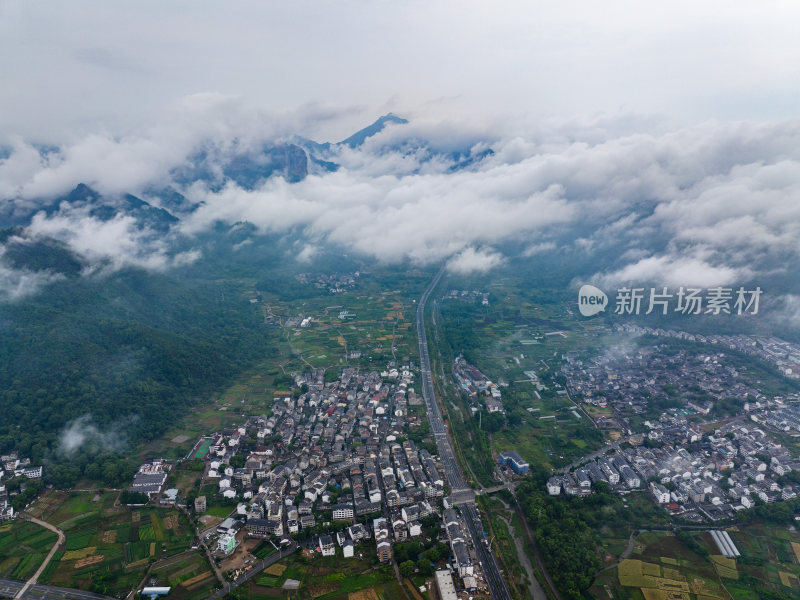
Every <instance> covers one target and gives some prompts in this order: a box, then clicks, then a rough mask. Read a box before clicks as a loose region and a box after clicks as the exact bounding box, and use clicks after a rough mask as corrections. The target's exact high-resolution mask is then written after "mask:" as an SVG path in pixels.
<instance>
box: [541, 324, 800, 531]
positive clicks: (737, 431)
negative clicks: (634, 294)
mask: <svg viewBox="0 0 800 600" xmlns="http://www.w3.org/2000/svg"><path fill="white" fill-rule="evenodd" d="M617 330H618V331H622V332H625V333H629V334H635V335H642V334H650V335H654V336H666V337H673V338H678V339H686V340H688V341H700V342H705V343H713V344H717V345H718V346H720V351H719V352H713V353H705V352H697V353H694V352H688V351H687V350H685V349H679V350H672V351H669V352H663V353H662V352H660V351H659V348H658V347H654V346H627V345H626V346H619V347H613V348H610V349H609V350H607V351H606V352H604V353H603V354H602V355H600V356H596V357H594V358H591V359H588V360H580V359H579V358H578V356H577V354H575V353H570V354H567V355H565V356H564V357H563V358H564V364H563V366H562V368H561V371H562V374H563V375H564V376H565V377H566V389H567V391H568V393H569V394H570V395H571V397H572V399H573V400H575V401H578V402H582V403H583V404H584V406H585V408H586V410H587V413H588V414H591V416H592V418H593V420H594V422H595V424H596V426H597V427H599V428H601V429H605V430H608V431H609V433H610V434H611V438H612V439H615V440H616V442H615V443H614V444H612V446H611V447H610V449H609V450H608V451H607V452H606V453H605V454H602V455H600V456H596V455H595V456H593V457H591V458H590V459H589V460H586V461H584V462H583V464H581V465H580V466H578V468H576V469H575V470H574V471H573V472H567V473H563V474H557V475H554V476H552V477H551V478H550V479H549V480H548V482H547V491H548V493H549V494H551V495H558V494H561V493H564V494H568V495H582V494H590V493H592V490H593V488H594V487H595V486H596V484H597V483H598V482H604V483H605V484H607V485H608V486H609V487H610V489H611V490H612V491H615V492H618V493H621V494H626V493H628V492H630V491H632V490H636V489H642V488H645V489H647V490H648V491H649V493H650V494H651V495H652V497H653V500H654V501H655V502H656V503H657V504H659V505H662V506H664V507H665V508H666V509H667V510H668V511H669V512H670V513H671V514H672V515H674V516H676V517H679V518H682V519H685V520H687V521H690V522H692V521H694V522H698V521H718V520H721V519H728V518H733V517H734V516H735V514H736V512H738V511H740V510H743V509H746V508H751V507H753V506H754V505H755V504H757V503H772V502H776V501H779V500H787V499H791V498H795V497H797V496H798V493H799V492H800V485H798V484H797V483H796V481H795V478H794V477H790V476H788V475H787V474H789V473H791V472H795V471H800V460H798V459H796V458H795V457H793V456H792V455H791V453H790V452H789V450H788V449H787V448H786V447H785V446H784V445H782V444H781V443H780V442H779V441H778V440H777V439H776V438H775V435H774V434H778V433H781V434H793V435H797V434H800V409H799V408H798V406H797V401H798V400H800V396H799V395H798V394H796V393H795V394H787V395H784V396H781V395H772V396H768V395H766V394H764V393H762V392H761V391H760V390H758V389H755V388H754V387H752V386H751V385H749V384H748V383H746V382H745V380H744V378H743V377H742V374H743V373H742V372H740V371H741V368H740V370H737V368H736V367H734V366H732V365H731V364H730V361H728V360H727V356H726V354H725V352H724V350H723V348H729V349H732V350H738V351H741V352H745V353H747V354H751V355H758V356H759V357H760V358H764V359H766V357H767V356H771V357H772V362H773V364H775V366H779V367H781V368H782V373H784V374H785V375H787V376H790V375H791V371H790V370H789V369H788V368H786V369H783V367H785V366H786V363H785V362H776V361H778V360H780V361H787V360H788V361H794V358H793V355H794V353H795V352H796V350H797V349H795V348H794V347H793V346H792V345H789V346H791V347H789V346H787V343H786V342H783V341H782V340H777V339H774V338H770V339H765V338H758V339H754V338H749V337H747V336H712V337H708V338H706V337H702V336H696V335H692V334H687V333H685V332H674V331H662V330H653V329H649V328H641V327H638V326H627V325H626V326H621V327H618V328H617ZM779 351H780V352H779ZM779 355H780V356H779ZM659 413H660V414H659ZM724 417H727V418H724ZM721 418H722V419H721ZM716 421H720V422H722V423H724V424H723V425H721V426H717V427H715V428H714V429H713V430H710V431H709V429H708V427H707V424H708V423H713V422H716ZM623 436H624V437H623Z"/></svg>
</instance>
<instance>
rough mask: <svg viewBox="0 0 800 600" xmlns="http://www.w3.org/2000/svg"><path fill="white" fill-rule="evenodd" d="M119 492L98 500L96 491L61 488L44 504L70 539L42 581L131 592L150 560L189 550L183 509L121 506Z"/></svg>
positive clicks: (190, 529)
mask: <svg viewBox="0 0 800 600" xmlns="http://www.w3.org/2000/svg"><path fill="white" fill-rule="evenodd" d="M117 495H118V492H105V493H103V494H99V498H97V500H95V499H94V498H95V493H94V492H73V493H66V492H59V493H57V494H53V495H52V496H50V497H49V498H48V499H47V501H46V503H43V506H44V509H43V514H42V518H43V519H44V520H47V521H48V522H52V523H54V524H57V525H58V526H59V527H60V528H61V529H62V530H63V531H64V533H65V534H66V537H67V542H66V547H65V549H64V550H65V551H64V552H58V553H56V555H55V556H54V558H53V560H52V561H51V562H50V564H49V565H48V567H47V569H45V571H44V573H43V574H42V576H41V577H40V581H41V582H42V583H47V584H51V585H57V586H64V587H77V588H81V589H85V590H91V591H95V592H98V593H102V594H106V595H112V596H113V595H116V594H118V593H123V592H124V593H127V592H129V591H130V590H131V588H132V587H134V586H136V585H138V583H139V582H140V581H141V578H142V576H143V574H144V572H145V570H146V569H147V568H148V566H149V564H150V563H151V562H154V561H160V560H162V559H164V558H167V557H169V556H172V555H176V554H178V553H181V552H183V551H185V550H186V549H188V547H189V545H190V542H191V540H192V537H193V531H194V530H193V527H191V525H190V524H189V522H188V521H187V519H186V517H185V516H184V515H183V514H182V513H180V512H178V511H176V510H174V509H155V508H149V507H144V508H136V509H131V508H128V507H125V506H118V505H115V500H116V498H117ZM51 535H53V534H51ZM195 554H198V553H195ZM198 556H199V554H198Z"/></svg>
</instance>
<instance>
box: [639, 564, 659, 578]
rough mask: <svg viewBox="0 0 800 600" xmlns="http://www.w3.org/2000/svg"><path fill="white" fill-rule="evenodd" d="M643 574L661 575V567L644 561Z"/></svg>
mask: <svg viewBox="0 0 800 600" xmlns="http://www.w3.org/2000/svg"><path fill="white" fill-rule="evenodd" d="M642 575H650V576H651V577H661V567H660V566H658V565H656V564H653V563H647V562H643V563H642Z"/></svg>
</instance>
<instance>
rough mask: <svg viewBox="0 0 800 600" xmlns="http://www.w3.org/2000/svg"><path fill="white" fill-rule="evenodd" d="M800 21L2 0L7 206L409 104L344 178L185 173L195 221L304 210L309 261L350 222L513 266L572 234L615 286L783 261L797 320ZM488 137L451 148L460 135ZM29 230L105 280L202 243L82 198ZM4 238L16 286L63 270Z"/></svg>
mask: <svg viewBox="0 0 800 600" xmlns="http://www.w3.org/2000/svg"><path fill="white" fill-rule="evenodd" d="M798 23H800V2H797V1H796V0H794V1H791V2H771V3H768V4H765V3H760V4H757V3H755V2H738V1H732V0H726V1H722V2H711V1H703V2H697V1H696V0H694V1H692V2H682V1H677V2H676V1H672V2H669V3H659V5H658V6H656V3H653V2H623V1H613V0H608V1H605V2H597V1H591V2H570V1H564V0H562V1H559V2H551V3H548V4H545V3H542V2H530V1H526V2H510V1H503V2H491V3H490V2H483V3H476V2H468V1H464V0H460V1H457V2H455V1H454V2H449V1H448V2H435V1H431V0H425V1H415V0H410V1H400V0H397V1H394V2H388V1H378V0H371V1H358V0H338V1H336V2H333V1H330V2H322V1H320V2H304V1H296V0H293V1H290V2H280V3H275V2H265V1H263V0H258V1H255V0H254V1H247V2H246V1H238V2H237V1H225V2H208V1H201V0H171V1H164V0H158V1H147V0H137V1H136V2H127V3H123V2H121V1H115V2H103V1H97V2H88V1H86V0H69V1H64V2H55V1H36V2H32V1H30V0H23V1H9V0H0V77H2V79H0V145H5V146H7V147H8V148H9V152H7V154H8V156H7V157H4V158H0V208H3V209H9V210H11V211H12V212H13V211H22V213H24V212H25V211H29V212H30V211H33V212H35V211H37V210H38V207H39V206H41V205H42V204H41V203H42V202H46V201H48V199H52V198H54V197H57V196H58V195H61V194H64V193H67V192H68V191H69V190H70V189H72V188H74V187H75V186H76V185H77V184H78V183H81V182H83V183H86V184H88V185H90V186H92V187H93V188H94V189H96V190H98V191H99V192H100V193H102V194H105V195H106V196H107V197H114V196H115V195H118V194H121V193H126V192H129V193H134V194H140V195H142V194H145V195H146V194H147V193H148V191H147V190H148V189H153V186H155V187H156V188H158V187H159V186H169V185H172V184H173V183H175V181H174V174H175V172H176V171H175V170H176V169H180V168H181V167H185V166H186V165H187V164H190V163H191V162H192V161H194V160H196V159H195V158H194V156H195V152H196V151H197V149H198V148H200V147H203V148H205V149H208V148H212V149H213V152H212V153H211V154H210V155H209V156H211V157H212V159H213V160H211V159H210V160H211V162H212V163H214V164H213V165H212V166H213V167H214V168H217V169H219V168H221V167H220V165H222V164H224V162H225V161H226V160H229V159H230V158H231V157H232V156H234V155H235V154H236V153H237V152H245V153H246V152H254V153H257V152H259V151H260V150H258V151H257V150H256V149H260V148H261V144H262V143H264V142H266V143H268V144H269V143H275V142H276V140H280V139H285V137H286V136H288V135H291V134H294V133H299V134H302V135H306V136H308V137H312V138H314V139H317V140H320V141H324V140H339V139H343V138H345V137H347V136H348V135H350V134H351V133H352V132H354V131H355V130H356V129H359V128H360V127H363V126H364V125H366V124H368V123H369V122H371V121H373V120H374V119H375V118H376V117H377V116H379V115H381V114H384V113H386V112H389V111H392V112H395V113H397V114H400V115H402V116H404V117H407V118H409V120H410V123H408V124H406V125H393V126H390V127H388V128H387V129H385V130H384V131H383V132H381V133H380V134H378V135H376V136H374V137H372V138H370V139H369V140H368V141H367V142H366V143H365V144H364V145H363V146H362V147H360V148H356V149H351V148H348V147H337V148H332V149H331V150H330V153H331V156H328V157H327V158H330V159H331V160H334V161H335V162H337V163H338V164H339V165H341V169H340V170H339V171H337V172H336V173H320V172H314V173H311V174H310V176H309V177H307V178H306V179H305V180H304V181H302V182H301V183H297V184H291V185H290V184H288V183H287V182H286V181H285V180H284V179H283V178H281V177H273V178H270V179H269V180H266V181H264V182H262V183H260V184H259V185H258V186H257V187H256V188H255V189H242V188H240V187H238V186H237V185H235V184H234V183H232V182H230V181H228V182H222V181H220V182H218V183H219V185H214V186H208V185H206V184H205V183H203V182H195V183H194V184H189V185H186V186H185V187H183V188H182V189H181V191H182V193H184V194H185V195H186V196H187V198H189V200H190V201H192V202H198V203H201V204H202V206H201V208H199V209H198V210H197V211H195V212H194V213H192V214H191V216H185V217H184V218H183V219H182V221H181V223H180V226H179V227H178V228H177V229H178V234H180V235H184V236H186V237H187V238H188V239H190V240H193V239H196V238H195V237H194V234H195V233H198V232H202V231H206V230H208V229H209V228H210V227H213V226H214V224H215V223H218V222H223V223H228V224H231V225H233V224H234V223H238V222H240V221H243V220H247V221H249V222H250V223H253V224H254V225H255V226H256V227H257V228H258V230H259V231H262V232H277V233H282V232H287V231H301V232H302V234H303V242H302V245H301V246H298V248H297V253H296V256H295V257H294V258H296V259H297V260H298V261H301V262H306V261H310V260H312V259H313V257H314V255H315V253H316V252H317V251H318V250H319V249H320V248H322V247H324V246H325V244H326V243H328V242H333V243H334V244H337V245H339V246H343V247H345V248H349V249H351V250H353V251H356V252H358V253H360V254H363V255H368V256H374V257H375V258H377V259H379V260H383V261H406V260H407V261H410V262H414V263H418V264H430V263H441V262H442V261H445V260H447V261H449V264H450V266H451V268H452V269H453V270H455V271H459V272H469V271H472V270H479V271H487V270H490V269H492V268H494V267H496V266H497V265H499V264H502V263H504V262H505V261H506V260H507V259H509V258H511V257H507V256H504V255H503V254H502V251H506V250H501V248H503V247H504V243H505V242H507V241H509V240H515V241H521V242H523V243H524V244H525V247H526V249H525V250H524V251H523V253H522V256H530V257H537V256H539V255H541V254H542V253H547V252H550V253H553V252H560V251H561V250H562V248H563V246H561V245H562V244H566V245H568V247H569V248H570V249H573V250H574V249H577V250H578V251H580V252H584V251H585V252H586V253H587V256H594V255H595V253H597V254H602V252H603V251H606V253H607V254H608V255H610V256H612V258H613V260H611V262H609V263H608V264H605V263H603V264H601V263H600V262H598V265H597V274H596V278H595V281H597V282H598V283H602V284H607V285H612V284H614V283H616V282H620V281H630V282H641V281H645V280H647V281H652V282H653V283H660V284H664V285H692V284H697V285H701V284H702V285H722V284H725V285H734V284H738V283H745V282H752V281H757V280H759V278H761V277H764V276H767V275H770V276H775V277H783V279H784V280H785V282H786V286H787V289H784V290H782V293H783V294H784V296H783V298H784V304H785V306H786V311H785V315H786V318H787V319H789V320H790V321H791V322H792V323H795V324H796V325H797V326H799V327H800V285H799V284H800V282H798V281H797V278H796V276H793V274H792V273H793V271H791V269H792V268H793V265H796V264H797V262H798V260H800V243H798V240H800V119H798V114H797V111H798V107H799V106H800V93H798V92H800V41H798V35H797V31H796V30H797V24H798ZM42 142H44V143H51V144H57V145H59V149H58V151H55V152H43V151H42V149H41V147H39V146H36V145H35V143H42ZM487 148H491V149H492V150H493V151H494V154H492V155H491V156H489V157H488V158H486V159H484V160H482V161H479V162H477V163H475V164H474V165H473V166H472V167H470V168H467V169H463V170H462V169H451V167H452V166H453V165H452V164H451V163H450V162H448V161H449V160H451V159H452V157H451V158H450V159H448V158H447V156H448V153H449V152H452V151H453V150H459V151H462V152H464V151H467V152H473V151H474V152H475V153H479V152H482V151H484V150H486V149H487ZM474 155H475V154H473V156H474ZM214 157H216V158H214ZM452 160H455V159H452ZM215 161H216V162H215ZM217 163H219V164H217ZM223 184H224V185H223ZM179 185H183V184H179ZM146 197H147V198H148V199H149V200H151V201H153V202H155V203H156V204H158V203H159V202H160V200H159V198H158V197H149V196H146ZM2 202H6V203H7V204H6V205H5V206H3V205H2ZM31 214H32V213H31ZM28 232H29V233H30V234H32V235H42V236H47V237H55V238H57V239H60V240H62V241H63V242H65V243H67V244H69V245H70V247H71V248H72V249H73V250H74V251H75V252H77V253H78V254H80V255H81V256H82V257H84V259H85V260H86V261H87V263H89V264H90V265H91V268H88V269H87V273H88V274H89V275H90V276H92V274H93V273H101V274H102V273H103V272H105V271H107V270H109V269H112V270H113V269H117V268H124V267H126V266H129V265H133V266H137V267H142V268H150V269H170V268H180V267H181V266H182V265H185V264H186V263H187V262H191V261H193V260H197V259H198V258H199V257H200V256H202V251H203V250H202V248H201V247H199V246H198V247H197V248H191V249H190V250H188V251H185V252H178V253H176V247H174V246H173V245H172V244H171V239H170V238H169V237H168V238H165V237H164V236H163V235H161V234H160V233H159V232H153V231H149V230H147V229H146V228H145V229H142V228H141V227H139V226H138V224H137V223H136V221H135V219H134V218H133V217H131V216H123V215H120V216H118V218H115V219H113V220H110V221H103V220H100V219H98V218H96V217H95V216H93V215H92V214H91V213H90V211H89V209H88V208H87V207H80V206H77V207H75V206H62V207H61V209H60V210H59V211H57V212H55V213H53V212H49V213H45V212H39V213H38V214H36V216H34V217H33V219H32V221H31V223H30V225H29V227H28ZM387 232H389V233H390V235H387ZM559 232H560V233H559ZM244 243H246V241H245V242H243V244H244ZM609 248H611V249H614V250H616V249H618V250H619V252H620V254H619V257H618V258H616V254H614V252H612V251H609ZM2 254H3V248H2V247H0V300H2V298H3V297H9V298H15V297H24V296H26V295H29V294H31V293H35V291H36V290H37V289H40V288H41V286H42V285H46V284H47V282H48V281H50V280H51V278H52V277H53V275H52V274H49V273H42V272H38V273H31V272H28V271H25V270H18V269H13V268H11V267H10V266H9V265H8V264H5V263H4V262H3V260H2ZM534 260H536V258H534Z"/></svg>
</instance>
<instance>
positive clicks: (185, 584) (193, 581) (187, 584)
mask: <svg viewBox="0 0 800 600" xmlns="http://www.w3.org/2000/svg"><path fill="white" fill-rule="evenodd" d="M211 575H212V573H211V571H205V572H203V573H200V574H199V575H195V576H194V577H192V578H191V579H187V580H186V581H182V582H181V585H182V586H183V587H186V588H188V587H190V586H192V585H194V584H196V583H200V582H201V581H203V580H205V579H208V578H209V577H210V576H211Z"/></svg>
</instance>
